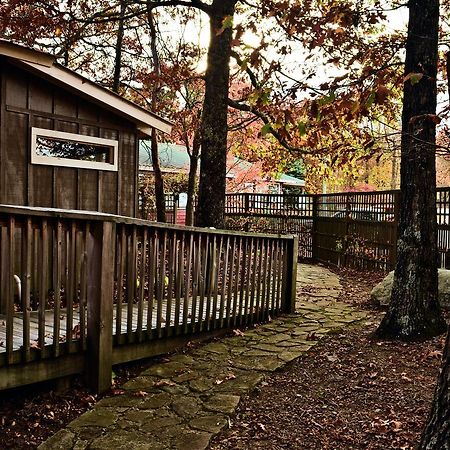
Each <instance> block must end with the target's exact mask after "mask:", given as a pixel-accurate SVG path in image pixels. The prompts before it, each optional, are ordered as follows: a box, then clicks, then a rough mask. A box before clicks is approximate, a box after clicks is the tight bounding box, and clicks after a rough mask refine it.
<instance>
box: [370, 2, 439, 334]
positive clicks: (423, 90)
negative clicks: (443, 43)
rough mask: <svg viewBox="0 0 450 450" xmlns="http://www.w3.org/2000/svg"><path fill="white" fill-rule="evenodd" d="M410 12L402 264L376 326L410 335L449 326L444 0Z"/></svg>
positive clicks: (417, 6) (412, 7) (400, 245)
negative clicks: (440, 107)
mask: <svg viewBox="0 0 450 450" xmlns="http://www.w3.org/2000/svg"><path fill="white" fill-rule="evenodd" d="M409 12H410V17H409V26H408V38H407V43H406V62H405V73H406V77H405V83H404V98H403V115H402V143H401V168H400V178H401V180H400V190H401V196H400V221H399V227H398V241H397V264H396V267H395V276H394V284H393V289H392V296H391V302H390V305H389V309H388V311H387V313H386V315H385V317H384V318H383V320H382V322H381V324H380V326H379V328H378V330H377V332H376V335H377V336H378V337H380V338H394V339H397V338H398V339H404V340H411V339H417V338H427V337H431V336H435V335H438V334H440V333H442V332H444V331H445V321H444V319H443V317H442V314H441V310H440V306H439V303H438V272H437V256H438V253H437V223H436V182H435V180H436V161H435V143H436V124H435V121H436V115H435V114H436V96H437V90H436V75H437V60H438V29H439V0H410V2H409ZM411 74H413V75H411ZM418 74H419V75H418Z"/></svg>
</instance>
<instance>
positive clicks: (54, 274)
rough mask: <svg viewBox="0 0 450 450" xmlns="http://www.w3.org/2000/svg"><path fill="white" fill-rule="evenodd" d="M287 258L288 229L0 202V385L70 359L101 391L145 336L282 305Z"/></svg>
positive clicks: (239, 319) (157, 341) (289, 287)
mask: <svg viewBox="0 0 450 450" xmlns="http://www.w3.org/2000/svg"><path fill="white" fill-rule="evenodd" d="M296 261H297V239H296V238H294V237H292V236H278V237H277V236H272V235H268V234H250V233H238V232H231V231H228V232H227V231H218V230H206V229H199V228H192V227H181V226H176V225H166V224H158V223H151V222H147V221H143V220H139V219H131V218H126V217H118V216H110V215H103V214H96V213H83V212H76V213H75V212H67V211H63V210H42V209H38V208H16V207H8V206H0V269H1V279H0V374H2V371H3V375H2V376H0V380H2V381H0V389H1V388H3V389H4V388H8V387H12V386H15V385H20V384H26V383H29V382H32V381H33V382H34V381H40V380H41V379H46V378H49V377H50V378H51V377H52V376H53V375H55V374H59V375H64V374H65V372H67V373H69V372H70V370H74V367H75V366H76V364H79V366H80V367H78V368H77V370H84V369H85V370H86V372H87V374H88V378H89V380H90V384H91V386H92V387H94V388H95V389H96V390H98V391H102V390H104V389H106V388H108V387H109V384H110V379H111V367H112V364H114V363H118V362H122V361H127V360H132V359H136V358H138V357H143V356H145V355H146V354H148V353H149V351H150V353H151V352H152V351H153V352H156V350H154V349H153V350H151V349H150V350H149V347H148V346H150V347H151V346H152V345H153V346H154V347H155V346H156V347H158V346H159V347H158V348H162V347H161V343H162V342H167V341H169V340H170V339H172V338H177V337H183V336H192V335H197V334H199V333H204V332H213V331H214V330H219V329H224V328H230V327H236V326H246V325H250V324H252V323H255V322H259V321H264V320H267V319H268V317H269V316H272V317H273V316H275V315H277V314H279V313H280V312H283V311H284V312H290V311H292V310H293V302H294V301H295V273H296ZM144 344H145V345H147V350H146V351H144V350H142V348H143V346H145V345H144ZM74 361H76V364H75V362H74ZM38 363H39V364H38ZM33 364H34V365H33ZM27 366H30V367H33V368H34V369H32V370H29V371H28V372H27V375H24V373H25V372H23V371H22V367H27ZM49 367H52V369H51V370H50V369H49ZM13 369H14V370H13ZM52 374H53V375H52Z"/></svg>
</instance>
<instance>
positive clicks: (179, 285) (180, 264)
mask: <svg viewBox="0 0 450 450" xmlns="http://www.w3.org/2000/svg"><path fill="white" fill-rule="evenodd" d="M188 236H189V235H188V234H187V233H182V234H180V239H179V241H177V260H176V264H177V273H176V279H175V318H174V326H175V330H176V334H177V335H179V334H181V326H180V315H181V311H180V310H181V295H182V292H183V281H184V267H185V259H184V254H185V247H186V245H185V244H186V240H187V239H188Z"/></svg>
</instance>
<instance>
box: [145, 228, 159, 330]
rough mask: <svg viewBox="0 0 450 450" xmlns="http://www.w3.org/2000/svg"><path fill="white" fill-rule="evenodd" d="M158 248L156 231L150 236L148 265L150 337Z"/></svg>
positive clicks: (148, 325)
mask: <svg viewBox="0 0 450 450" xmlns="http://www.w3.org/2000/svg"><path fill="white" fill-rule="evenodd" d="M158 249H159V236H158V232H157V231H155V232H154V234H153V235H152V237H151V238H150V249H149V266H148V271H149V274H148V305H147V337H148V338H150V337H151V335H152V329H153V308H154V301H153V300H154V298H155V277H156V273H157V272H156V268H157V266H158Z"/></svg>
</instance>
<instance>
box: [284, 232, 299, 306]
mask: <svg viewBox="0 0 450 450" xmlns="http://www.w3.org/2000/svg"><path fill="white" fill-rule="evenodd" d="M286 250H287V252H286V260H285V264H286V272H285V273H286V284H285V291H284V296H283V297H284V298H283V307H282V308H283V312H284V313H288V314H291V313H293V312H295V300H296V297H297V265H298V236H292V239H289V240H288V241H287V249H286Z"/></svg>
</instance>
